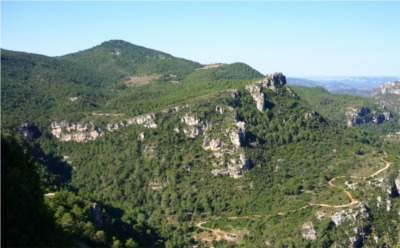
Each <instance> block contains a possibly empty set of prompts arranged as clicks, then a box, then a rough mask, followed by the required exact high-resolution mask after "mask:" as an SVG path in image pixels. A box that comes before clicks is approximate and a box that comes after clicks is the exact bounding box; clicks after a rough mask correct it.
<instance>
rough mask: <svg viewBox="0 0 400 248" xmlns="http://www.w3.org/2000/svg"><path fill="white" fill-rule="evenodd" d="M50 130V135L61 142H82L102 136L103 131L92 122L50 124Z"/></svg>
mask: <svg viewBox="0 0 400 248" xmlns="http://www.w3.org/2000/svg"><path fill="white" fill-rule="evenodd" d="M51 129H52V130H51V133H52V134H53V135H54V136H55V137H56V138H58V139H59V140H61V141H77V142H84V141H89V140H95V139H97V138H98V137H100V136H102V135H103V131H102V130H101V129H100V128H98V127H97V126H96V125H95V124H94V123H92V122H90V123H86V122H83V123H77V124H74V123H69V122H67V121H65V120H64V121H60V122H53V123H51Z"/></svg>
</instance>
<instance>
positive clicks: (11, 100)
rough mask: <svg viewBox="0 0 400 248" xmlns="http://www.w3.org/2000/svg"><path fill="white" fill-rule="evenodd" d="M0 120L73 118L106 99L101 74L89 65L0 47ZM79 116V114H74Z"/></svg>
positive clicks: (9, 123)
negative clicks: (0, 111) (0, 115)
mask: <svg viewBox="0 0 400 248" xmlns="http://www.w3.org/2000/svg"><path fill="white" fill-rule="evenodd" d="M1 67H2V70H1V94H2V98H1V105H2V115H3V118H2V124H3V125H5V126H6V127H7V128H12V127H16V126H19V125H21V124H22V123H24V122H35V123H36V125H39V126H41V127H42V128H43V127H44V126H45V125H47V123H46V122H47V121H48V120H49V119H55V118H59V117H60V116H61V115H62V116H63V117H64V118H65V117H68V118H70V119H74V118H75V117H76V115H78V116H79V114H80V113H81V112H83V111H90V110H93V109H95V108H96V107H98V106H99V105H101V104H103V103H104V101H105V100H106V99H107V96H106V95H107V94H106V91H105V89H103V88H102V87H100V86H101V85H103V83H104V78H103V77H102V75H99V74H98V73H96V72H95V71H93V70H91V69H90V68H88V67H86V66H82V65H77V64H75V63H71V62H67V61H60V60H59V59H57V58H51V57H47V56H42V55H36V54H27V53H21V52H12V51H7V50H1ZM78 118H79V117H78Z"/></svg>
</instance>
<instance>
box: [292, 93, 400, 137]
mask: <svg viewBox="0 0 400 248" xmlns="http://www.w3.org/2000/svg"><path fill="white" fill-rule="evenodd" d="M292 89H293V90H294V91H295V92H296V94H298V95H299V96H300V97H302V98H304V99H307V101H308V102H309V103H310V105H311V106H313V108H314V109H315V111H317V112H319V113H321V114H322V115H323V116H325V117H327V118H329V119H331V120H333V121H336V122H338V123H343V124H346V125H348V126H357V127H360V128H362V129H363V130H367V131H369V132H372V133H375V134H379V135H382V134H385V135H386V134H389V133H392V132H398V131H400V125H399V115H398V113H397V112H396V111H393V110H391V109H390V108H387V107H386V108H385V107H384V105H382V104H380V103H377V102H376V100H374V99H372V98H365V97H360V96H354V95H346V94H332V93H329V92H328V91H327V90H325V89H324V88H322V87H321V86H317V87H304V86H295V85H293V86H292Z"/></svg>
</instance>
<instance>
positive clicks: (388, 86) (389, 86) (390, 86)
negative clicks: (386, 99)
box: [379, 81, 400, 95]
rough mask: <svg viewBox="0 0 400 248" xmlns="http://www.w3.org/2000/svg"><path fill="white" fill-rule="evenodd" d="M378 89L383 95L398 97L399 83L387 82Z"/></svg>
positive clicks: (399, 92) (399, 91) (399, 93)
mask: <svg viewBox="0 0 400 248" xmlns="http://www.w3.org/2000/svg"><path fill="white" fill-rule="evenodd" d="M379 88H380V90H381V92H382V94H383V95H385V94H394V95H400V81H397V82H387V83H385V84H382V85H381V86H380V87H379Z"/></svg>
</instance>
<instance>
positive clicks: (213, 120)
mask: <svg viewBox="0 0 400 248" xmlns="http://www.w3.org/2000/svg"><path fill="white" fill-rule="evenodd" d="M1 56H2V57H1V59H2V75H1V77H2V78H1V79H2V133H3V134H9V135H15V136H17V137H18V139H19V140H20V141H21V143H23V144H25V149H26V150H30V151H31V152H32V153H33V155H34V157H35V159H36V161H37V163H38V168H39V169H38V171H39V172H40V174H41V178H42V181H41V184H42V185H41V186H42V188H43V189H44V191H45V193H50V194H47V196H46V199H45V200H46V203H47V205H48V206H49V207H50V209H51V210H52V211H53V213H54V218H55V219H56V221H57V223H58V225H59V226H60V227H61V228H62V229H63V230H64V231H65V232H66V233H67V234H69V235H70V236H71V237H73V238H74V239H75V240H78V241H76V242H82V243H84V244H87V245H92V246H114V247H118V246H119V247H121V246H125V247H137V246H140V247H192V246H198V247H209V246H214V247H232V246H237V247H262V246H265V245H267V246H272V247H287V246H300V247H307V246H308V247H329V246H355V247H362V246H365V247H368V246H383V245H393V244H394V243H395V242H396V237H397V236H396V235H397V230H396V227H397V225H398V223H397V222H396V220H397V215H398V213H397V212H398V208H399V206H400V205H399V204H400V200H399V197H398V196H399V190H400V177H399V175H398V171H399V168H398V164H399V162H400V157H399V154H398V144H399V142H398V140H385V139H383V138H382V137H379V136H376V135H374V134H372V133H370V132H367V131H366V130H365V129H364V130H363V129H360V128H359V127H358V125H349V126H347V125H346V121H345V119H341V118H343V115H342V114H341V113H343V111H346V109H347V108H348V106H350V105H349V104H352V106H353V105H354V106H355V107H357V108H358V107H360V108H361V107H364V106H367V107H368V108H370V112H371V116H369V115H367V116H366V117H367V118H370V117H371V118H372V119H373V118H374V114H376V115H378V116H379V115H381V114H382V115H383V113H381V112H376V113H373V111H375V109H373V108H374V105H373V103H371V105H365V104H366V103H367V102H365V101H363V99H362V98H351V97H345V98H341V97H337V96H336V95H333V94H332V95H331V94H329V93H327V92H325V91H323V90H322V89H320V88H311V89H310V88H301V87H292V86H288V85H287V79H286V77H285V75H284V74H283V73H271V74H269V75H262V74H261V73H259V72H258V71H256V70H254V69H253V68H251V67H250V66H248V65H246V64H244V63H233V64H218V65H212V66H207V65H201V64H199V63H196V62H193V61H189V60H185V59H181V58H175V57H173V56H172V55H169V54H166V53H163V52H158V51H155V50H152V49H147V48H144V47H140V46H136V45H133V44H130V43H128V42H124V41H115V40H113V41H108V42H105V43H102V44H100V45H99V46H95V47H93V48H91V49H88V50H85V51H81V52H77V53H73V54H68V55H65V56H61V57H46V56H42V55H35V54H27V53H21V52H12V51H6V50H2V55H1ZM321 99H327V101H326V104H325V105H324V106H325V107H326V109H325V108H322V107H321V104H317V103H321ZM368 104H370V103H369V102H368ZM328 107H330V108H331V110H327V108H328ZM332 108H336V109H338V111H337V113H336V112H335V113H333V111H332ZM339 110H340V111H342V112H340V111H339ZM335 114H337V116H338V117H336V116H335ZM393 116H395V117H394V118H397V117H396V115H395V114H393ZM396 120H397V119H396ZM3 214H4V213H3ZM392 220H394V222H393V221H392ZM2 238H3V237H2Z"/></svg>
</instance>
